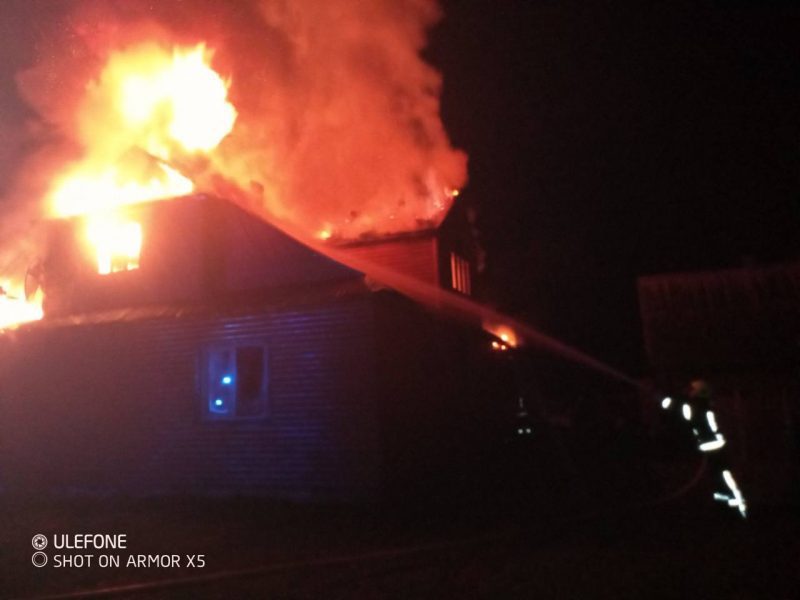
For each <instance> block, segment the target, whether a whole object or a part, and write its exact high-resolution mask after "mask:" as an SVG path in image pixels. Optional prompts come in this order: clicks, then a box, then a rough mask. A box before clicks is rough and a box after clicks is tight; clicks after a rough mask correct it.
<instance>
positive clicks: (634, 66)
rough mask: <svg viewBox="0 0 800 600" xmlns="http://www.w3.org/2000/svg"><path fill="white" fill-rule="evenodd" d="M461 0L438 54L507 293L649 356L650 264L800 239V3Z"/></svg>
mask: <svg viewBox="0 0 800 600" xmlns="http://www.w3.org/2000/svg"><path fill="white" fill-rule="evenodd" d="M588 4H591V5H592V7H591V8H590V7H588V6H587V5H588ZM636 4H638V3H635V4H634V6H635V5H636ZM445 9H446V14H447V18H446V20H445V21H444V23H443V24H442V25H441V26H440V27H439V28H438V29H437V31H436V32H435V35H434V39H433V45H432V47H431V49H430V53H429V55H430V57H431V59H432V60H433V61H434V62H435V63H436V64H437V65H438V66H439V67H440V68H441V70H442V71H443V72H444V75H445V93H444V98H443V112H444V119H445V124H446V126H447V128H448V131H449V132H450V134H451V136H452V138H453V140H454V142H455V143H456V144H457V145H459V146H461V147H463V148H465V149H466V150H467V151H468V153H469V155H470V177H471V181H470V185H469V188H468V193H467V194H465V195H466V197H467V198H469V199H471V200H472V201H473V202H475V203H476V204H477V205H478V207H479V209H480V226H481V229H482V231H483V235H484V238H485V246H486V248H487V250H488V252H489V269H488V280H489V283H490V285H491V290H492V293H493V295H494V296H495V297H496V298H497V299H498V301H499V303H500V305H501V306H502V307H504V308H506V309H508V310H511V311H513V312H515V313H516V314H525V315H527V316H528V317H529V318H530V319H531V320H532V321H533V322H534V323H539V324H541V326H542V327H543V328H544V329H545V330H546V331H549V332H551V333H554V334H556V335H560V336H563V337H564V338H566V339H567V340H568V341H570V342H572V343H575V344H578V345H579V346H581V347H583V348H585V349H587V350H589V351H591V352H596V353H597V354H598V355H599V356H600V357H601V358H605V359H607V360H609V361H611V362H613V363H615V364H617V365H620V366H622V367H624V368H628V369H632V370H638V369H640V368H641V362H642V359H641V340H640V337H639V335H640V334H639V321H638V308H637V304H636V295H635V278H636V276H637V275H640V274H648V273H659V272H670V271H685V270H696V269H707V268H717V267H725V266H739V265H741V264H742V260H743V258H744V257H752V259H755V260H756V261H757V262H773V261H780V260H786V259H790V258H793V257H797V256H798V250H799V249H800V236H798V226H800V205H799V204H798V166H799V165H800V163H799V162H798V158H800V153H799V152H798V150H799V149H800V146H798V144H800V112H799V111H798V105H799V104H800V86H798V79H799V77H800V75H799V73H800V71H798V66H800V65H798V57H800V42H799V41H798V38H799V37H800V36H798V35H797V32H798V31H800V10H799V9H797V8H791V7H790V6H789V5H788V4H787V5H783V4H780V3H756V2H752V3H748V2H739V3H736V2H734V3H725V2H718V3H708V2H695V3H681V2H674V3H669V4H667V5H664V6H663V7H662V8H658V9H656V8H648V9H644V8H622V7H621V3H573V4H571V3H555V2H491V1H488V0H487V1H475V2H458V1H456V0H453V1H449V2H445Z"/></svg>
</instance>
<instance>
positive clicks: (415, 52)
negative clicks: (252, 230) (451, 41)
mask: <svg viewBox="0 0 800 600" xmlns="http://www.w3.org/2000/svg"><path fill="white" fill-rule="evenodd" d="M440 18H441V12H440V10H439V8H438V6H437V4H436V2H435V0H370V1H364V0H325V1H320V0H261V1H257V0H250V1H240V2H219V1H216V0H184V1H181V0H173V1H166V0H164V1H159V2H152V1H151V0H103V1H100V0H96V1H83V2H76V3H74V6H72V7H70V10H69V11H67V12H65V13H61V14H59V15H58V18H57V19H56V20H55V21H54V22H52V23H50V24H49V25H48V27H49V29H45V30H44V31H46V35H44V36H42V38H41V39H40V40H39V41H38V44H37V46H38V48H37V49H38V55H37V59H36V62H35V64H34V66H33V67H32V68H30V69H28V70H26V71H25V72H23V73H21V74H20V75H19V76H18V84H19V88H20V93H21V94H22V95H23V97H24V98H25V100H26V101H27V102H28V103H29V105H30V106H31V107H32V109H33V110H34V111H35V112H36V113H37V114H38V115H39V121H38V122H39V125H38V128H39V129H38V130H37V135H38V136H39V137H40V138H41V139H43V141H42V142H41V143H40V144H39V146H40V148H39V151H38V152H37V153H36V154H35V156H33V157H32V158H31V160H30V162H29V164H28V167H27V168H26V169H25V173H26V179H30V181H26V182H25V183H24V187H25V189H26V190H34V189H39V190H41V196H42V200H43V201H44V203H45V204H44V205H46V201H47V196H48V193H49V192H50V190H51V187H52V185H53V182H54V181H56V180H57V179H58V178H59V176H61V175H62V174H63V173H64V172H65V171H68V170H69V165H71V164H72V165H74V164H80V161H81V160H83V159H85V157H86V156H87V155H91V154H92V153H98V152H100V153H102V152H107V151H108V148H107V146H116V145H118V144H117V143H116V142H115V141H114V140H115V137H114V136H115V133H116V130H115V128H114V125H113V121H112V122H109V121H108V120H106V119H105V118H104V114H103V113H104V110H103V107H102V106H101V105H98V102H97V98H102V93H100V92H102V86H103V82H102V81H101V74H102V73H103V70H104V67H105V66H106V65H107V64H108V61H109V58H110V57H111V56H112V55H114V53H119V52H124V51H126V50H127V49H129V48H133V47H136V46H141V45H142V44H154V45H158V46H161V47H163V48H164V49H165V50H168V49H171V48H173V47H175V46H176V45H183V46H195V45H197V44H199V43H205V45H206V46H207V47H208V48H209V50H211V51H213V59H212V60H213V67H214V69H215V70H216V71H217V72H218V73H220V74H221V75H222V76H223V77H224V78H226V79H227V80H228V81H229V84H230V85H229V99H230V101H231V103H232V104H233V105H234V106H235V109H236V112H237V113H238V118H237V120H236V123H235V126H234V128H233V130H232V132H231V133H230V134H229V135H228V136H227V137H226V138H225V139H224V140H223V141H222V142H221V144H220V145H219V146H218V147H217V148H216V149H215V150H214V151H213V152H211V153H209V154H207V155H203V156H195V155H191V154H188V153H187V154H186V155H185V156H182V157H179V160H176V164H178V165H181V164H183V165H190V166H191V169H190V170H203V169H204V168H205V169H208V170H209V171H210V170H212V169H213V170H214V171H216V172H220V173H222V174H224V176H225V177H227V178H229V179H230V180H232V181H234V182H236V184H237V185H239V186H241V187H242V188H244V189H249V190H257V192H258V194H259V196H260V198H261V201H262V202H263V208H264V209H266V210H267V211H268V212H269V213H270V214H272V215H274V216H275V217H277V218H281V219H286V220H288V221H290V222H292V223H294V224H296V225H299V226H301V227H303V228H304V229H305V230H306V231H308V232H309V234H310V235H319V236H321V237H337V236H338V237H341V238H355V237H358V236H363V235H371V234H382V233H390V232H399V231H408V230H413V229H418V228H421V227H429V226H433V225H436V224H438V222H439V221H440V220H441V219H442V218H443V217H444V215H445V214H446V212H447V210H448V209H449V207H450V204H451V202H452V195H453V192H454V191H456V190H458V189H460V188H461V187H462V186H463V185H464V184H465V182H466V156H465V155H464V153H463V152H461V151H459V150H456V149H454V148H453V147H452V146H451V144H450V142H449V140H448V137H447V134H446V132H445V130H444V127H443V125H442V121H441V118H440V111H439V108H440V106H439V97H440V92H441V86H442V80H441V76H440V74H439V73H438V72H437V71H436V70H435V69H433V68H432V67H431V66H430V65H428V64H427V63H426V62H425V61H424V60H423V58H422V57H421V51H422V50H423V48H424V47H425V44H426V35H427V32H428V31H429V29H430V28H431V27H432V26H434V25H435V24H436V22H437V21H438V20H439V19H440ZM42 130H44V133H43V131H42ZM87 132H89V133H87ZM115 151H118V149H116V148H115ZM134 155H135V153H134V154H133V155H132V156H134ZM179 168H180V166H179ZM37 186H38V188H37ZM200 191H202V190H200Z"/></svg>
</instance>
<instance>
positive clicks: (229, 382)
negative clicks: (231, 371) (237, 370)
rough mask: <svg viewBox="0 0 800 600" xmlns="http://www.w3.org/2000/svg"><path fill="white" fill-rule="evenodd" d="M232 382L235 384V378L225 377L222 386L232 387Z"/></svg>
mask: <svg viewBox="0 0 800 600" xmlns="http://www.w3.org/2000/svg"><path fill="white" fill-rule="evenodd" d="M232 382H233V377H231V376H230V375H225V377H223V378H222V385H230V384H231V383H232Z"/></svg>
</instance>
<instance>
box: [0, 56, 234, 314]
mask: <svg viewBox="0 0 800 600" xmlns="http://www.w3.org/2000/svg"><path fill="white" fill-rule="evenodd" d="M212 57H213V53H212V52H211V51H210V50H208V49H207V48H206V46H205V45H204V44H202V43H201V44H197V45H196V46H194V47H176V48H173V49H171V50H170V49H166V48H164V47H162V46H161V45H158V44H154V43H144V44H139V45H136V46H133V47H130V48H127V49H125V50H120V51H116V52H113V53H111V54H110V55H109V57H108V60H107V62H106V64H105V66H104V67H103V68H102V71H101V73H100V75H99V77H97V79H96V80H94V81H92V82H91V83H89V85H88V86H87V87H86V94H85V97H84V98H83V101H82V102H81V105H80V107H79V109H78V111H77V113H76V119H77V122H78V130H79V134H80V135H79V137H80V140H81V143H82V146H83V158H82V159H81V160H80V161H79V162H78V163H76V164H73V165H71V166H69V167H68V168H67V169H66V170H65V172H64V173H62V174H60V175H57V176H56V177H55V178H54V185H53V187H52V189H51V191H50V194H49V211H48V212H49V213H50V214H51V215H52V216H55V217H68V216H76V215H85V216H86V218H87V227H86V237H85V239H86V243H87V248H88V251H89V252H90V253H91V254H92V256H93V258H94V260H95V261H96V264H97V270H98V272H99V273H100V274H103V275H105V274H109V273H112V272H114V271H117V270H127V269H132V268H136V267H138V257H139V248H140V246H141V236H142V232H141V226H140V225H139V224H136V223H127V222H121V221H120V219H119V216H118V215H116V214H114V213H115V211H116V209H118V208H119V207H120V206H123V205H126V204H132V203H137V202H145V201H150V200H157V199H160V198H165V197H171V196H178V195H183V194H188V193H190V192H191V191H192V190H193V188H194V186H193V184H192V182H191V180H190V179H188V178H187V177H185V176H184V175H182V174H181V173H179V172H178V171H177V170H175V169H174V168H172V167H170V166H169V165H168V162H169V161H170V160H172V158H173V156H174V155H175V154H176V153H180V154H181V156H183V157H185V156H187V155H206V154H207V153H209V152H211V151H212V150H213V149H214V148H215V147H217V146H218V145H219V143H220V142H221V141H222V139H223V138H224V137H225V136H226V135H228V134H229V133H230V131H231V130H232V129H233V125H234V123H235V121H236V117H237V113H236V109H235V108H234V107H233V105H232V104H231V103H230V102H229V101H228V99H227V96H228V87H229V85H230V82H229V81H226V80H225V79H223V78H222V77H221V76H220V75H219V74H218V73H217V72H216V71H215V70H214V69H213V68H212V67H211V59H212ZM23 287H24V286H23V285H22V284H21V282H19V281H7V282H5V285H4V286H3V287H2V289H1V290H0V329H6V328H10V327H14V326H16V325H19V324H21V323H24V322H29V321H33V320H37V319H40V318H41V317H42V314H43V313H42V299H41V297H40V296H37V297H36V298H31V299H26V298H25V296H24V292H23Z"/></svg>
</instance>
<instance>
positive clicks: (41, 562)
mask: <svg viewBox="0 0 800 600" xmlns="http://www.w3.org/2000/svg"><path fill="white" fill-rule="evenodd" d="M31 562H32V563H33V566H34V567H43V566H45V565H46V564H47V554H45V553H44V552H34V553H33V556H31Z"/></svg>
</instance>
